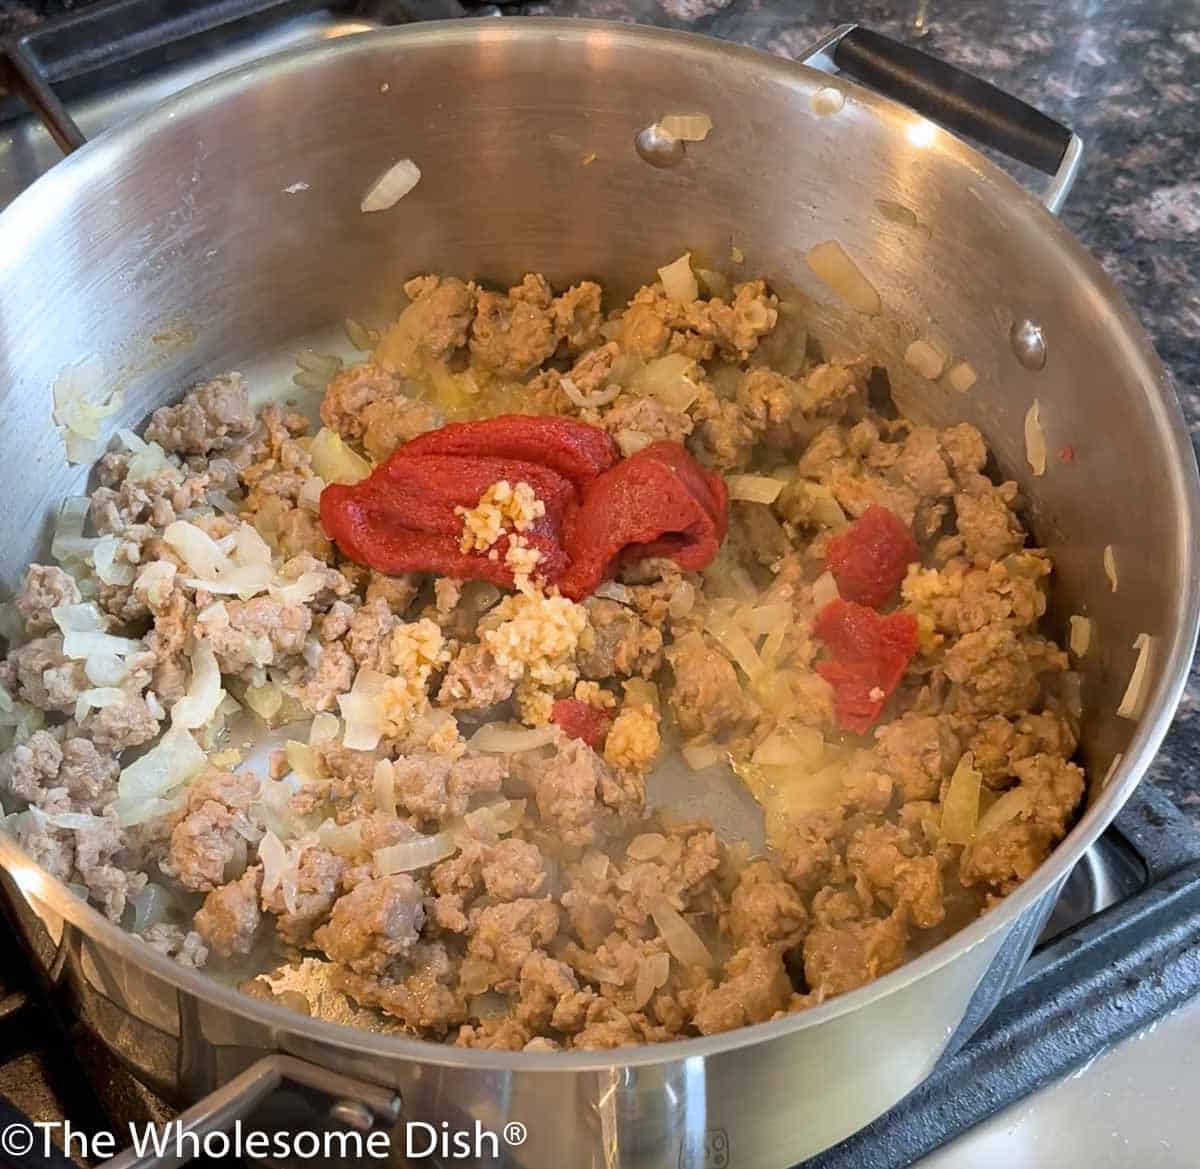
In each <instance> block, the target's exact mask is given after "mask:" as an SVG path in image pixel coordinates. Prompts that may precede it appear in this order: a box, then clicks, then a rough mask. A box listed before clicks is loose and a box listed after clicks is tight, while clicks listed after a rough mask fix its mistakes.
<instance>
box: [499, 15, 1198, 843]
mask: <svg viewBox="0 0 1200 1169" xmlns="http://www.w3.org/2000/svg"><path fill="white" fill-rule="evenodd" d="M519 10H520V11H522V12H525V13H529V14H535V13H536V14H554V15H560V16H561V15H572V16H593V17H603V18H607V19H616V20H637V21H640V22H644V23H653V24H660V25H666V26H668V27H674V28H690V29H693V30H694V31H697V32H703V33H707V34H709V35H712V36H720V37H727V38H729V39H731V40H736V41H742V42H744V43H746V44H749V45H753V46H755V47H756V48H760V49H765V50H767V51H769V52H772V53H779V54H782V55H784V56H799V55H800V54H801V53H803V51H804V50H805V49H806V48H807V47H808V46H809V45H811V44H812V43H813V42H814V41H816V40H817V39H818V38H819V37H821V36H822V35H823V34H824V33H826V32H828V31H829V30H831V29H832V28H834V27H836V26H837V25H839V24H845V23H848V22H850V21H854V22H857V23H859V24H862V25H865V26H867V27H869V28H875V29H878V30H879V31H880V32H884V33H887V34H889V35H891V36H894V37H897V38H899V39H902V40H907V41H911V42H913V43H917V44H919V45H920V47H921V48H923V49H925V50H926V51H927V52H930V53H933V54H934V55H936V56H941V57H944V58H946V59H947V60H949V61H952V62H953V63H954V64H956V65H960V66H962V67H964V68H966V69H969V70H971V71H972V72H974V73H976V74H977V75H979V76H981V77H984V78H986V79H987V80H988V81H991V82H994V83H995V84H996V85H999V86H1000V87H1001V88H1003V89H1007V90H1009V91H1010V92H1012V93H1015V94H1017V95H1018V96H1020V97H1023V98H1025V99H1026V100H1027V101H1029V102H1031V103H1032V104H1034V105H1036V106H1038V107H1039V108H1041V109H1042V110H1044V111H1045V112H1046V113H1047V114H1049V115H1050V116H1052V117H1054V118H1057V119H1058V120H1059V121H1061V122H1063V123H1065V124H1066V125H1068V126H1070V127H1071V128H1072V129H1074V130H1075V131H1076V133H1078V134H1079V135H1080V136H1081V137H1082V138H1083V140H1084V143H1085V147H1086V153H1085V157H1084V166H1083V171H1082V173H1081V174H1080V176H1079V178H1078V180H1077V182H1076V184H1075V187H1074V189H1073V191H1072V192H1071V196H1070V199H1069V201H1068V204H1067V208H1066V210H1065V211H1064V214H1063V218H1064V220H1065V221H1066V223H1067V224H1068V225H1069V227H1070V228H1071V230H1072V231H1073V232H1074V233H1075V234H1076V235H1077V236H1078V237H1079V238H1080V239H1081V240H1082V241H1083V243H1084V244H1085V245H1086V246H1087V247H1088V248H1089V249H1090V250H1091V251H1092V253H1093V254H1094V255H1096V256H1097V257H1098V258H1099V259H1100V261H1101V262H1102V263H1103V265H1104V267H1105V268H1106V269H1107V270H1108V272H1109V274H1110V275H1111V276H1112V278H1113V279H1114V280H1115V282H1116V283H1117V285H1118V286H1119V287H1120V288H1121V289H1122V291H1123V292H1124V293H1125V295H1126V296H1127V297H1128V298H1129V300H1130V302H1131V303H1132V304H1133V306H1134V308H1135V309H1136V310H1137V312H1138V315H1139V316H1140V317H1141V320H1142V323H1143V324H1144V325H1145V327H1146V329H1147V330H1148V331H1149V333H1150V335H1151V337H1152V338H1153V340H1154V343H1155V346H1156V347H1157V349H1158V352H1159V354H1160V356H1161V357H1162V359H1163V361H1164V362H1165V363H1166V365H1167V367H1168V369H1169V370H1170V372H1171V375H1172V377H1173V378H1174V381H1175V385H1176V388H1177V390H1178V392H1179V396H1180V399H1181V401H1182V403H1183V408H1184V412H1185V414H1186V415H1187V419H1188V423H1189V425H1190V427H1191V430H1192V435H1193V441H1194V442H1196V443H1200V4H1197V3H1195V2H1193V0H1184V2H1180V0H890V2H887V0H857V2H855V0H550V2H548V3H536V4H534V3H527V4H522V5H520V6H519ZM1151 774H1152V776H1153V777H1154V779H1155V780H1157V781H1158V782H1159V783H1160V784H1161V785H1162V786H1163V787H1164V788H1165V789H1166V790H1167V791H1168V792H1170V793H1171V795H1172V796H1173V798H1174V799H1175V800H1176V802H1177V803H1178V804H1180V806H1182V807H1184V808H1185V809H1187V810H1188V811H1189V812H1190V813H1191V814H1192V815H1193V817H1194V818H1195V819H1196V820H1197V822H1198V823H1200V670H1198V669H1197V668H1196V667H1193V672H1192V679H1191V684H1190V686H1189V688H1188V693H1187V695H1186V696H1185V698H1184V701H1183V705H1182V706H1181V708H1180V712H1179V715H1178V717H1177V719H1176V722H1175V725H1174V727H1172V729H1171V733H1170V735H1169V736H1168V738H1167V741H1166V743H1165V745H1164V747H1163V750H1162V752H1161V754H1160V755H1159V757H1158V759H1157V761H1156V762H1155V764H1154V767H1153V769H1152V772H1151Z"/></svg>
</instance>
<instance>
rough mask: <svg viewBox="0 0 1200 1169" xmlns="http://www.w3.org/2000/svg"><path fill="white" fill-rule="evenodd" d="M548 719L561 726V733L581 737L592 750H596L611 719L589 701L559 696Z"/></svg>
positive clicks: (573, 737) (576, 737)
mask: <svg viewBox="0 0 1200 1169" xmlns="http://www.w3.org/2000/svg"><path fill="white" fill-rule="evenodd" d="M550 721H551V722H552V723H554V724H555V725H556V726H558V727H561V728H562V732H563V734H565V735H567V736H568V737H570V738H572V739H582V740H583V741H584V742H585V743H586V744H587V745H588V746H589V747H591V748H592V750H593V751H598V750H599V749H600V747H601V746H602V745H603V743H604V739H605V737H606V736H607V734H608V726H609V723H610V722H611V721H612V719H611V718H610V717H609V716H608V715H607V714H605V713H604V711H602V710H598V709H597V708H596V707H594V706H592V705H591V703H588V702H582V701H580V700H579V699H578V698H560V699H559V700H558V701H557V702H556V703H555V704H554V706H553V708H552V710H551V712H550Z"/></svg>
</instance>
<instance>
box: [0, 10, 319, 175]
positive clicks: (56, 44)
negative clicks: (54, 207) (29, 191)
mask: <svg viewBox="0 0 1200 1169" xmlns="http://www.w3.org/2000/svg"><path fill="white" fill-rule="evenodd" d="M323 7H325V3H324V0H220V2H219V3H213V2H212V0H108V2H107V3H103V4H97V5H94V6H93V7H89V8H86V9H84V10H83V11H81V12H70V13H67V14H65V15H64V16H61V17H59V18H57V19H55V20H50V21H47V22H46V23H45V24H43V25H39V26H38V27H37V28H34V29H32V30H31V31H30V32H27V33H25V34H24V35H22V36H17V37H14V38H13V39H12V40H11V41H9V42H8V43H3V42H0V79H3V73H4V72H5V70H4V69H3V66H4V65H7V66H8V69H7V72H8V73H9V74H10V75H11V80H12V81H13V82H14V85H13V88H14V89H16V90H17V91H18V92H19V93H20V94H21V95H22V96H23V97H24V98H25V100H26V101H27V102H28V104H29V105H30V106H31V107H32V108H33V110H34V112H35V113H36V114H37V115H38V117H39V118H40V119H41V120H42V122H43V123H44V125H45V126H46V129H47V130H48V131H49V132H50V135H51V137H52V138H53V139H54V141H55V142H57V143H58V146H59V149H60V150H62V152H63V153H64V154H70V153H71V152H72V151H73V150H78V149H79V147H80V146H82V145H83V144H84V141H85V139H84V136H83V134H82V132H81V131H80V129H79V127H78V126H77V125H76V124H75V120H74V119H73V118H72V117H71V115H70V114H69V113H68V112H67V109H66V107H65V106H64V105H63V103H62V101H61V100H60V99H59V96H58V94H57V93H55V91H54V86H55V85H57V84H59V83H63V82H71V83H73V84H75V85H76V86H78V85H93V84H95V83H96V82H98V81H103V80H104V79H105V78H106V77H111V76H116V75H120V74H121V73H122V72H123V71H125V70H127V69H128V67H129V65H130V63H131V62H132V61H134V60H136V59H138V58H146V57H148V56H153V55H155V54H159V53H163V52H164V51H170V52H172V53H174V52H178V51H179V49H180V47H181V46H187V47H189V48H193V49H195V48H202V47H203V46H205V45H207V44H209V43H215V42H216V41H217V40H219V39H220V38H221V37H222V36H224V35H228V33H229V31H230V29H231V28H233V27H234V26H238V27H239V28H241V29H243V30H244V29H246V28H249V27H251V26H252V25H253V23H254V22H255V21H261V20H264V19H268V18H270V17H272V16H278V15H279V14H280V13H288V14H297V13H302V12H306V11H309V10H313V9H317V8H323ZM5 58H7V61H6V60H5Z"/></svg>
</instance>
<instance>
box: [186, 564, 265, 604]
mask: <svg viewBox="0 0 1200 1169" xmlns="http://www.w3.org/2000/svg"><path fill="white" fill-rule="evenodd" d="M272 579H273V577H272V574H271V566H270V565H269V564H239V565H234V566H233V567H232V568H230V569H228V570H227V571H225V572H223V573H221V575H220V576H205V577H187V578H186V579H185V580H184V582H183V583H184V584H185V585H187V587H188V588H190V589H203V590H204V591H205V592H209V593H213V594H215V595H216V596H230V597H232V596H237V597H241V598H242V599H243V600H249V599H250V598H251V597H252V596H254V595H255V593H261V592H265V591H266V590H267V589H268V588H270V586H271V582H272Z"/></svg>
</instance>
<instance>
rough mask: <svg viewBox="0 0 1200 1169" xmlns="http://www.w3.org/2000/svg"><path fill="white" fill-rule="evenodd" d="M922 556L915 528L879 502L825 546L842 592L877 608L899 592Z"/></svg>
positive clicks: (831, 568) (852, 599) (832, 570)
mask: <svg viewBox="0 0 1200 1169" xmlns="http://www.w3.org/2000/svg"><path fill="white" fill-rule="evenodd" d="M919 557H920V550H919V549H918V548H917V542H916V540H915V539H914V538H913V534H912V529H911V528H910V527H909V526H908V524H906V523H905V522H904V521H903V520H902V519H900V517H899V516H897V515H896V514H895V513H894V512H890V511H888V509H887V508H886V507H880V506H879V504H877V503H873V504H871V506H870V507H868V508H867V510H866V511H865V512H863V514H862V515H861V516H859V518H858V519H857V520H855V521H854V523H852V524H851V525H850V526H849V527H848V528H846V529H845V530H844V531H842V532H838V533H837V535H835V536H831V537H830V539H829V542H828V543H827V544H826V546H825V564H826V566H827V567H828V569H829V571H830V572H831V573H833V579H834V580H836V581H837V586H838V592H839V593H840V594H841V595H842V597H844V598H845V599H846V600H847V601H857V602H858V603H859V604H860V605H870V606H871V607H872V608H873V609H877V608H878V607H879V606H880V605H882V604H883V603H884V601H886V600H887V599H888V598H889V597H891V596H892V594H893V593H895V591H896V590H897V589H898V588H899V587H900V582H901V581H902V580H903V579H904V574H905V573H906V572H907V571H908V566H909V565H910V564H911V563H912V562H913V561H914V560H917V559H918V558H919Z"/></svg>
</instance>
